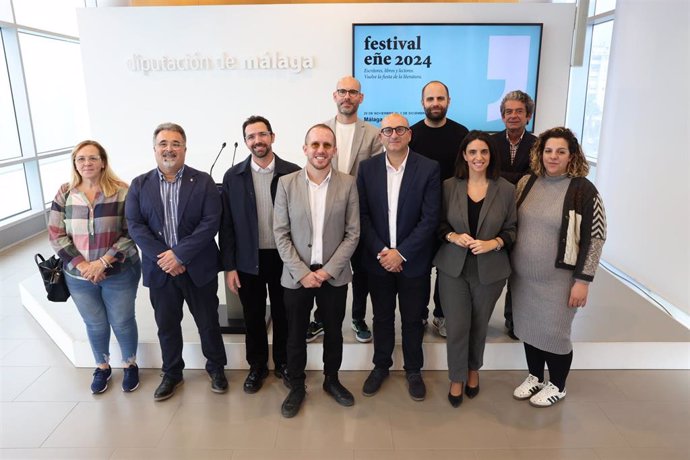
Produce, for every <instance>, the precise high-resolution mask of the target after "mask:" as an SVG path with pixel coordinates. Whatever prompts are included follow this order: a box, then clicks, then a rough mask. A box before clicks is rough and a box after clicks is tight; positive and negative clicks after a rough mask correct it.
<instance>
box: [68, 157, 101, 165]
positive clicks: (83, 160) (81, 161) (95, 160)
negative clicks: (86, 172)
mask: <svg viewBox="0 0 690 460" xmlns="http://www.w3.org/2000/svg"><path fill="white" fill-rule="evenodd" d="M87 161H88V162H89V163H98V162H99V161H101V157H97V156H93V157H77V158H75V159H74V162H75V163H79V164H84V163H86V162H87Z"/></svg>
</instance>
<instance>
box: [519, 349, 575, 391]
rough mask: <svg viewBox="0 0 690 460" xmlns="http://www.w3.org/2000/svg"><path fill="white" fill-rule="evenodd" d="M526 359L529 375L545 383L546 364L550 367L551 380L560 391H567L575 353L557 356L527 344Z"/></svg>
mask: <svg viewBox="0 0 690 460" xmlns="http://www.w3.org/2000/svg"><path fill="white" fill-rule="evenodd" d="M525 357H526V358H527V367H528V368H529V373H530V374H532V375H533V376H535V377H537V378H539V381H540V382H543V381H544V363H546V365H547V366H549V380H550V381H551V383H553V384H554V385H556V386H557V387H558V389H559V390H560V391H563V390H564V389H565V381H566V379H567V378H568V374H569V373H570V365H571V364H572V363H573V352H572V350H571V351H570V353H568V354H565V355H557V354H556V353H551V352H548V351H544V350H540V349H539V348H537V347H533V346H532V345H530V344H528V343H525Z"/></svg>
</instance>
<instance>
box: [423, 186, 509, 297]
mask: <svg viewBox="0 0 690 460" xmlns="http://www.w3.org/2000/svg"><path fill="white" fill-rule="evenodd" d="M468 199H469V198H468V197H467V181H466V180H464V179H458V178H456V177H451V178H450V179H447V180H445V181H444V182H443V214H442V216H441V224H440V225H439V229H438V236H439V238H441V240H442V241H443V244H442V245H441V248H440V249H439V250H438V252H437V253H436V257H435V258H434V265H436V268H437V269H438V270H441V271H442V272H444V273H445V274H447V275H449V276H452V277H455V278H457V277H459V276H460V274H461V273H462V268H463V266H464V265H465V258H466V257H467V251H468V249H467V248H461V247H460V246H458V245H456V244H453V243H449V242H448V241H446V238H445V236H446V235H447V234H448V233H449V232H455V233H469V232H470V226H469V221H468V217H467V206H468V205H467V200H468ZM516 228H517V212H516V210H515V187H514V186H513V184H511V183H510V182H508V181H507V180H505V179H503V178H502V177H500V178H498V179H497V180H489V188H488V190H487V192H486V197H485V198H484V203H483V204H482V209H481V211H480V213H479V221H478V223H477V235H476V237H475V238H476V239H479V240H491V239H493V238H496V237H497V236H499V237H501V239H502V240H503V242H504V244H505V247H504V248H503V249H502V250H500V251H490V252H487V253H484V254H480V255H478V256H477V267H478V270H479V282H480V283H482V284H491V283H495V282H497V281H501V280H504V279H506V278H508V276H509V275H510V260H509V257H508V249H510V247H511V246H512V245H513V243H514V242H515V237H516V234H517V233H516Z"/></svg>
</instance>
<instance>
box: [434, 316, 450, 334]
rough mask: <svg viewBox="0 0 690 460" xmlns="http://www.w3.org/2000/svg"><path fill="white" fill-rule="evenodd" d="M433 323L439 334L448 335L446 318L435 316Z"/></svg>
mask: <svg viewBox="0 0 690 460" xmlns="http://www.w3.org/2000/svg"><path fill="white" fill-rule="evenodd" d="M432 324H433V325H434V327H435V328H436V332H438V335H440V336H441V337H445V336H446V335H447V333H446V318H436V317H434V320H433V321H432Z"/></svg>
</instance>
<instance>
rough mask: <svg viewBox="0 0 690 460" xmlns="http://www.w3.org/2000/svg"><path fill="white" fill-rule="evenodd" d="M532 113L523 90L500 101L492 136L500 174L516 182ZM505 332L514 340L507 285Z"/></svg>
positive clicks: (526, 164) (530, 141)
mask: <svg viewBox="0 0 690 460" xmlns="http://www.w3.org/2000/svg"><path fill="white" fill-rule="evenodd" d="M533 114H534V101H533V100H532V98H531V97H529V95H528V94H527V93H524V92H522V91H519V90H517V91H511V92H509V93H508V94H506V95H505V96H504V97H503V100H502V101H501V118H502V119H503V123H504V124H505V126H506V129H504V130H503V131H501V132H500V133H496V134H494V135H493V136H492V139H493V141H494V144H495V146H496V147H497V148H498V155H499V157H500V158H501V176H503V177H504V178H505V179H506V180H508V181H509V182H511V183H513V184H517V182H518V181H519V180H520V178H521V177H522V176H524V175H525V174H527V173H529V171H530V150H532V146H533V145H534V142H535V141H536V140H537V138H536V136H534V135H533V134H531V133H528V132H527V131H526V130H525V127H526V126H527V124H528V123H529V121H530V120H531V119H532V115H533ZM503 316H504V318H505V325H506V329H507V330H508V332H507V334H508V336H509V337H510V338H512V339H514V340H517V337H516V336H515V333H514V332H513V304H512V301H511V298H510V285H508V290H507V292H506V303H505V307H504V310H503Z"/></svg>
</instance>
